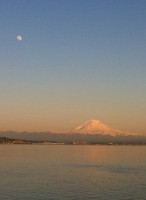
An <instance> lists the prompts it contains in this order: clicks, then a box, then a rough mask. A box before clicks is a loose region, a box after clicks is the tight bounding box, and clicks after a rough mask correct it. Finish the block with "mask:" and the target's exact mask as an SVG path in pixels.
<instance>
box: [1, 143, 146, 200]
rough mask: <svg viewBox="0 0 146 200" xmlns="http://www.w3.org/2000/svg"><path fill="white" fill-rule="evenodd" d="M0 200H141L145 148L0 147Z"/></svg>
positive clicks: (144, 195)
mask: <svg viewBox="0 0 146 200" xmlns="http://www.w3.org/2000/svg"><path fill="white" fill-rule="evenodd" d="M0 199H1V200H5V199H7V200H17V199H19V200H20V199H22V200H34V199H35V200H78V199H79V200H80V199H82V200H87V199H90V200H92V199H99V200H109V199H112V200H145V199H146V146H75V145H74V146H68V145H67V146H64V145H0Z"/></svg>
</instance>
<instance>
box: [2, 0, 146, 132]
mask: <svg viewBox="0 0 146 200" xmlns="http://www.w3.org/2000/svg"><path fill="white" fill-rule="evenodd" d="M145 10H146V1H145V0H122V1H121V0H21V1H20V0H7V1H6V0H1V1H0V130H15V131H24V130H25V131H49V130H51V131H67V130H70V129H72V128H74V127H76V126H78V125H80V124H82V123H84V122H85V121H87V120H90V119H97V120H101V121H102V122H103V123H105V124H107V125H109V126H110V127H112V128H116V129H119V130H121V131H129V132H135V133H138V134H146V12H145ZM17 36H21V37H22V38H21V39H22V40H21V39H20V37H19V39H20V40H18V38H17Z"/></svg>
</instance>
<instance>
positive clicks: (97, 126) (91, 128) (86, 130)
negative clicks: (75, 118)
mask: <svg viewBox="0 0 146 200" xmlns="http://www.w3.org/2000/svg"><path fill="white" fill-rule="evenodd" d="M72 133H80V134H94V135H95V134H102V135H112V136H116V135H135V134H131V133H125V132H121V131H119V130H116V129H112V128H110V127H109V126H107V125H105V124H103V123H102V122H101V121H99V120H88V121H86V122H85V123H84V124H82V125H80V126H78V127H76V128H75V129H73V130H72Z"/></svg>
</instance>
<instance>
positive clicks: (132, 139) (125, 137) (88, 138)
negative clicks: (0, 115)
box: [0, 120, 146, 144]
mask: <svg viewBox="0 0 146 200" xmlns="http://www.w3.org/2000/svg"><path fill="white" fill-rule="evenodd" d="M0 137H8V138H14V139H21V140H29V141H42V142H43V141H49V142H59V143H60V142H61V143H62V142H63V143H65V144H74V143H79V144H80V143H87V144H111V143H112V144H146V135H136V134H134V133H125V132H121V131H119V130H116V129H112V128H110V127H109V126H107V125H105V124H103V123H102V122H101V121H99V120H88V121H87V122H85V123H84V124H82V125H80V126H78V127H76V128H75V129H73V130H72V131H69V132H68V133H52V132H19V133H18V132H15V131H0Z"/></svg>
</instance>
